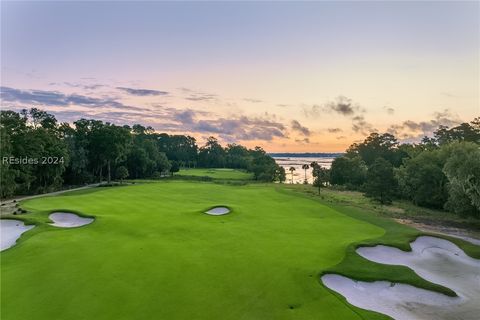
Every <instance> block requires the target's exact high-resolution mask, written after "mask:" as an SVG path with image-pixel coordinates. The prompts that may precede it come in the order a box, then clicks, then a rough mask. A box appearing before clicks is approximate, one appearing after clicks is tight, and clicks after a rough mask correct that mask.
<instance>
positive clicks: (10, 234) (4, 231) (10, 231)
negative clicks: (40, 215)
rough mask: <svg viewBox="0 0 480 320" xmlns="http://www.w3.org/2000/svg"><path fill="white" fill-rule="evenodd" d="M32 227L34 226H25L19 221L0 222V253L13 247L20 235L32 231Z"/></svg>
mask: <svg viewBox="0 0 480 320" xmlns="http://www.w3.org/2000/svg"><path fill="white" fill-rule="evenodd" d="M33 227H35V226H34V225H30V226H26V225H25V223H23V221H20V220H10V219H2V220H0V234H1V241H0V251H3V250H5V249H8V248H10V247H13V246H14V245H15V243H16V242H17V239H18V238H20V236H21V235H22V233H24V232H26V231H28V230H30V229H32V228H33Z"/></svg>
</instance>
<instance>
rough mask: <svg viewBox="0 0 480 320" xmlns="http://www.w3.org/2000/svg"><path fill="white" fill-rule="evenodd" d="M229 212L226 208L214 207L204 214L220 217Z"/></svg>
mask: <svg viewBox="0 0 480 320" xmlns="http://www.w3.org/2000/svg"><path fill="white" fill-rule="evenodd" d="M229 212H230V209H228V208H227V207H215V208H212V209H210V210H208V211H206V212H205V213H206V214H210V215H212V216H221V215H222V214H227V213H229Z"/></svg>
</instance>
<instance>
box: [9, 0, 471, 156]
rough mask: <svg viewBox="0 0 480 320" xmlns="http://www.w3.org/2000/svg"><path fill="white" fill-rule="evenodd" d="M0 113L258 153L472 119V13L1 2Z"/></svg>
mask: <svg viewBox="0 0 480 320" xmlns="http://www.w3.org/2000/svg"><path fill="white" fill-rule="evenodd" d="M1 6H2V7H1V9H2V12H1V20H2V21H1V85H2V90H1V99H2V109H12V110H19V109H22V108H30V107H39V108H42V109H44V110H47V111H49V112H51V113H53V114H55V115H56V117H57V118H58V119H59V120H60V121H68V122H72V121H74V120H77V119H79V118H82V117H85V118H95V119H100V120H104V121H110V122H113V123H117V124H130V125H131V124H134V123H141V124H144V125H150V126H152V127H154V128H155V129H156V130H157V131H158V132H168V133H182V134H183V133H187V134H191V135H193V136H195V137H196V138H198V140H199V143H200V144H201V143H202V142H203V140H204V139H205V137H208V136H210V135H213V136H216V137H218V138H219V139H220V140H221V142H224V143H231V142H237V143H242V144H245V145H247V146H249V147H253V146H255V145H261V146H263V147H264V148H265V149H266V150H267V151H270V152H280V151H282V152H283V151H291V152H335V151H343V150H345V148H346V147H348V146H349V145H350V144H351V143H352V142H354V141H358V140H359V139H363V137H365V135H367V134H368V133H369V132H372V131H379V132H391V133H395V134H396V136H397V137H398V138H399V139H400V140H407V141H414V140H415V139H418V138H419V137H421V136H423V135H425V134H431V132H432V130H433V129H434V128H435V127H437V126H438V125H439V124H445V125H448V126H452V125H455V124H457V123H460V122H462V121H471V120H472V119H473V118H474V117H476V116H479V115H480V93H479V90H480V89H479V88H480V81H479V77H480V71H479V70H480V67H479V58H480V56H479V41H480V40H479V39H480V31H479V30H480V25H479V21H480V4H479V2H477V1H471V2H403V3H397V2H387V1H385V2H316V3H312V2H305V3H265V2H262V3H253V2H249V3H228V2H223V3H215V2H212V3H191V2H190V3H187V2H184V3H173V2H167V3H159V2H142V3H138V2H136V3H135V2H116V3H113V2H85V3H72V2H70V3H69V2H3V1H2V4H1Z"/></svg>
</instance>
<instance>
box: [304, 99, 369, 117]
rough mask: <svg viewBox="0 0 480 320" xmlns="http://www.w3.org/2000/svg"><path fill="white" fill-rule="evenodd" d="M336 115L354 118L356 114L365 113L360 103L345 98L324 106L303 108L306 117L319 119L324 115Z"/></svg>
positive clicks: (316, 105) (317, 105) (315, 105)
mask: <svg viewBox="0 0 480 320" xmlns="http://www.w3.org/2000/svg"><path fill="white" fill-rule="evenodd" d="M332 112H333V113H336V114H340V115H342V116H347V117H349V116H354V115H355V114H358V113H362V112H365V109H364V108H362V107H360V105H359V104H358V103H354V102H353V101H352V99H350V98H347V97H345V96H338V97H337V98H336V99H335V100H334V101H329V102H326V103H324V104H321V105H320V104H314V105H311V106H303V113H304V114H305V116H306V117H313V118H318V117H320V116H321V115H322V114H328V113H332Z"/></svg>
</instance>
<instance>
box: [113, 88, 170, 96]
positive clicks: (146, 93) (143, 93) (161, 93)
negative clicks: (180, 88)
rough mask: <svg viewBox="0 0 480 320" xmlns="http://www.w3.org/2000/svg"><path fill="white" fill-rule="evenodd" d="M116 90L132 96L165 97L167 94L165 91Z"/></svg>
mask: <svg viewBox="0 0 480 320" xmlns="http://www.w3.org/2000/svg"><path fill="white" fill-rule="evenodd" d="M117 89H118V90H121V91H124V92H126V93H128V94H131V95H133V96H141V97H145V96H165V95H167V94H168V92H167V91H159V90H151V89H137V88H127V87H117Z"/></svg>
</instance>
